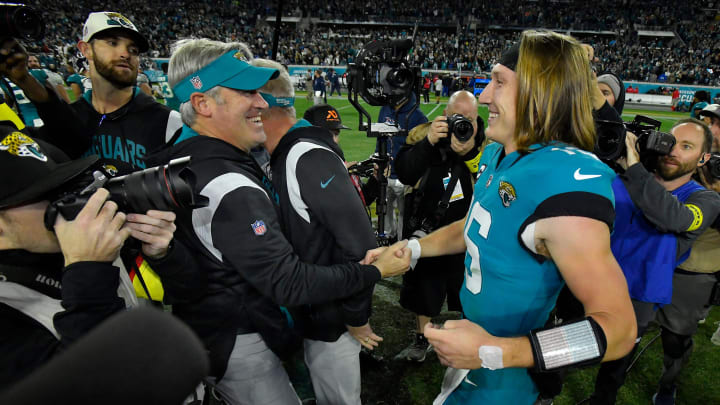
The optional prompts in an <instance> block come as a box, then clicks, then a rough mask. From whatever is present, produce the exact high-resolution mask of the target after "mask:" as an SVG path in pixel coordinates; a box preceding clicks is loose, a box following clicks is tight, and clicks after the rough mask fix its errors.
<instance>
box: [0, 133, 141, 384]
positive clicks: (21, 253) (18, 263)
mask: <svg viewBox="0 0 720 405" xmlns="http://www.w3.org/2000/svg"><path fill="white" fill-rule="evenodd" d="M97 160H98V158H97V156H90V157H86V158H83V159H80V160H75V161H68V159H67V157H66V156H65V155H64V154H63V153H62V152H60V151H59V150H58V149H56V148H54V147H52V146H51V145H49V144H46V143H44V142H43V141H40V140H35V139H32V138H30V137H29V136H28V135H26V134H25V133H22V132H19V131H17V130H16V129H15V128H12V127H7V126H2V127H0V171H1V172H2V173H5V174H7V175H5V176H2V179H1V180H0V323H1V324H2V325H3V326H2V329H3V332H2V334H3V338H2V339H0V390H2V389H3V388H4V387H7V386H8V385H10V384H12V383H14V382H16V381H18V380H20V379H22V378H23V377H24V376H25V375H27V374H28V373H30V372H31V371H32V370H34V369H36V368H38V367H39V366H40V365H42V364H44V363H45V362H46V361H47V360H48V359H49V358H50V357H52V356H54V355H55V354H57V353H59V352H60V351H62V350H64V348H66V347H67V346H68V345H69V344H72V343H73V342H74V341H76V340H77V339H78V338H80V337H81V336H82V335H84V334H85V333H87V332H88V331H89V330H91V329H92V328H94V327H95V326H96V325H98V324H99V323H100V322H102V321H103V320H104V319H106V318H108V317H109V316H110V315H112V314H114V313H116V312H118V311H120V310H122V309H124V308H125V302H124V301H123V299H122V298H120V297H119V296H118V286H119V281H118V280H119V271H118V268H117V267H115V266H113V265H112V262H113V260H115V259H116V258H117V257H118V254H119V252H120V248H121V247H122V245H123V243H124V241H125V239H127V238H128V237H129V236H130V234H131V230H130V228H128V227H124V226H123V224H124V223H125V219H126V217H125V214H123V213H121V212H118V211H117V205H116V204H115V203H114V202H111V201H106V199H107V197H108V191H107V190H105V189H99V190H98V191H96V192H95V194H93V196H92V197H91V198H90V200H89V201H88V203H87V204H86V205H85V207H84V208H83V209H82V210H81V211H80V213H79V214H78V216H77V217H76V218H75V220H73V221H66V220H65V219H64V218H63V217H62V216H61V215H59V216H58V218H57V221H56V222H55V224H54V227H53V229H52V230H48V229H46V228H45V225H44V221H43V218H44V213H45V209H46V208H47V207H48V204H49V201H48V200H49V199H50V198H51V196H52V195H53V194H54V193H55V192H57V191H58V190H61V189H62V188H63V186H64V185H66V184H68V182H71V181H73V179H74V178H76V177H77V176H79V175H81V174H82V173H84V172H85V171H86V170H87V169H88V168H89V167H90V166H92V165H93V164H95V162H97Z"/></svg>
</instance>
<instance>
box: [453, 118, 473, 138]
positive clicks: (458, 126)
mask: <svg viewBox="0 0 720 405" xmlns="http://www.w3.org/2000/svg"><path fill="white" fill-rule="evenodd" d="M454 134H455V138H457V140H458V141H460V142H466V141H467V140H469V139H470V138H472V135H473V126H472V124H471V123H470V121H464V120H463V121H459V122H456V123H455V128H454Z"/></svg>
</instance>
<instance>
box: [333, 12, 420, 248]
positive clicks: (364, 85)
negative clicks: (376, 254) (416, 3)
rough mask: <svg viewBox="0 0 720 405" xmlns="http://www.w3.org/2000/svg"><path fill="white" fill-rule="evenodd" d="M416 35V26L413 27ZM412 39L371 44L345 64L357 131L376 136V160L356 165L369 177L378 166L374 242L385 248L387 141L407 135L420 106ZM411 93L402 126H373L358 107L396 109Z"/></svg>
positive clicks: (417, 70)
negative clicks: (356, 119)
mask: <svg viewBox="0 0 720 405" xmlns="http://www.w3.org/2000/svg"><path fill="white" fill-rule="evenodd" d="M415 32H417V24H416V25H415ZM414 38H415V34H414V33H413V39H395V40H390V41H372V42H370V43H368V44H367V45H365V46H364V47H363V48H362V49H360V51H359V52H358V55H357V57H356V58H355V62H354V63H349V64H348V70H347V83H348V101H349V102H350V104H351V105H352V106H353V107H354V108H355V110H357V112H358V120H359V124H358V129H359V130H361V131H366V132H367V136H368V137H377V138H378V139H377V151H378V161H377V162H373V163H371V164H370V165H369V166H364V167H363V166H360V169H362V168H364V169H365V172H364V173H365V174H370V175H372V169H371V167H373V166H374V164H377V166H378V183H379V190H380V191H379V195H378V201H377V204H376V205H375V210H376V212H377V218H378V220H377V229H378V243H379V244H380V245H385V244H387V243H388V239H387V237H386V236H385V234H384V233H383V229H384V227H385V214H386V212H385V211H386V209H387V206H386V205H387V203H386V186H387V178H386V177H385V168H386V167H387V164H388V162H389V161H390V159H389V158H388V138H389V137H393V136H407V134H408V131H407V128H408V123H409V120H410V117H411V116H412V115H413V113H414V112H415V110H417V108H418V107H419V106H420V93H419V91H420V86H419V84H420V79H421V75H422V71H421V70H420V67H418V66H413V65H412V62H411V58H410V50H411V48H412V46H413V42H414ZM413 93H415V104H414V105H413V106H412V108H411V109H410V110H409V111H407V112H405V125H404V126H403V125H401V123H395V124H388V123H375V124H373V122H372V117H370V113H368V111H367V110H366V109H365V108H364V107H363V106H362V105H360V102H359V101H358V96H360V97H362V99H363V100H365V102H367V103H368V104H370V105H372V106H390V107H393V108H397V107H399V106H401V105H405V104H406V103H408V101H409V100H410V99H411V98H412V94H413Z"/></svg>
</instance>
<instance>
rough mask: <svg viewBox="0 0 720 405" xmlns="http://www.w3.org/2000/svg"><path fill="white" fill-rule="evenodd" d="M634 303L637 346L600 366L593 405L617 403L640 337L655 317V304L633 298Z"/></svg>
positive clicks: (591, 401)
mask: <svg viewBox="0 0 720 405" xmlns="http://www.w3.org/2000/svg"><path fill="white" fill-rule="evenodd" d="M632 304H633V309H634V310H635V319H636V320H637V330H638V332H637V336H638V338H637V340H636V341H635V347H633V349H632V350H631V351H630V353H629V354H628V355H626V356H625V357H622V358H620V359H617V360H613V361H608V362H605V363H603V364H602V365H601V366H600V371H599V372H598V375H597V378H596V379H595V392H594V393H593V395H592V398H591V399H590V404H591V405H610V404H614V403H615V399H616V398H617V393H618V390H619V389H620V387H622V385H623V384H624V383H625V378H626V377H627V368H628V367H629V366H630V363H632V359H633V357H635V353H636V352H637V348H638V343H639V341H640V338H641V337H642V336H643V334H645V331H646V330H647V328H648V325H650V322H652V320H653V319H655V308H654V307H655V304H652V303H649V302H641V301H635V300H632Z"/></svg>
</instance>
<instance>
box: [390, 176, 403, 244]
mask: <svg viewBox="0 0 720 405" xmlns="http://www.w3.org/2000/svg"><path fill="white" fill-rule="evenodd" d="M395 207H397V209H398V214H397V218H396V217H395ZM404 211H405V186H404V185H403V184H402V183H400V180H398V179H388V185H387V216H386V217H385V234H386V235H387V236H388V237H393V236H397V238H398V240H400V239H402V236H403V235H402V229H403V214H404Z"/></svg>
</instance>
